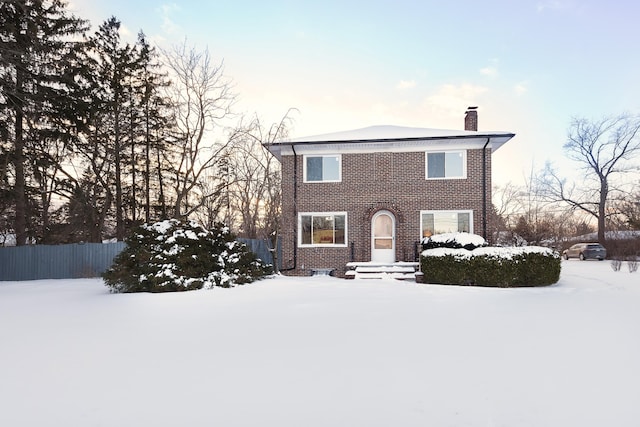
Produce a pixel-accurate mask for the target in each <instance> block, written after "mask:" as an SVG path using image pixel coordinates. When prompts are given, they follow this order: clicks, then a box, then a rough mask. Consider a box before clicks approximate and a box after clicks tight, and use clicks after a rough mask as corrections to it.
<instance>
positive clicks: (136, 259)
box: [103, 220, 271, 293]
mask: <svg viewBox="0 0 640 427" xmlns="http://www.w3.org/2000/svg"><path fill="white" fill-rule="evenodd" d="M126 243H127V247H126V249H125V250H123V251H122V252H121V253H120V254H119V255H118V256H117V257H116V258H115V260H114V263H113V265H112V266H111V268H110V269H109V270H107V271H106V272H105V273H104V274H103V278H104V281H105V283H106V285H107V287H109V288H110V290H111V291H112V292H117V293H120V292H173V291H187V290H194V289H202V288H213V287H214V286H221V287H232V286H235V285H239V284H244V283H249V282H253V281H254V280H256V279H259V278H262V277H264V276H266V275H268V274H270V273H271V266H269V265H266V264H264V263H263V262H262V261H261V260H259V259H257V258H256V256H255V254H254V253H253V252H251V250H249V249H248V248H247V246H246V245H245V244H244V243H241V242H239V241H237V240H236V239H235V236H234V235H233V234H232V233H230V232H229V229H228V228H227V227H226V226H224V225H223V224H220V223H218V224H215V225H214V226H213V228H212V229H211V230H206V229H205V228H203V227H202V226H200V225H198V224H197V223H195V222H193V221H178V220H166V221H161V222H157V223H155V224H151V225H147V224H144V225H142V226H140V227H138V228H137V229H135V230H134V231H133V233H132V234H131V235H130V236H129V237H128V238H127V239H126Z"/></svg>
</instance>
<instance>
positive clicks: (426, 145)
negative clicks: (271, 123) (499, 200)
mask: <svg viewBox="0 0 640 427" xmlns="http://www.w3.org/2000/svg"><path fill="white" fill-rule="evenodd" d="M513 137H514V134H513V133H510V132H486V131H482V132H477V131H464V130H450V129H431V128H416V127H403V126H370V127H366V128H361V129H354V130H348V131H343V132H334V133H326V134H322V135H314V136H307V137H302V138H293V139H284V140H281V141H278V142H276V143H274V144H271V145H269V146H268V148H269V150H270V151H271V152H272V153H273V154H275V155H276V156H277V157H278V158H280V157H281V156H282V155H290V154H294V150H295V153H296V154H310V153H322V152H340V153H357V152H370V151H393V152H400V151H404V152H407V151H421V150H425V149H473V148H483V147H484V145H485V144H488V146H489V147H490V148H491V150H492V151H495V150H497V149H498V148H500V147H501V146H502V145H503V144H504V143H505V142H507V141H508V140H509V139H511V138H513ZM292 147H293V148H292Z"/></svg>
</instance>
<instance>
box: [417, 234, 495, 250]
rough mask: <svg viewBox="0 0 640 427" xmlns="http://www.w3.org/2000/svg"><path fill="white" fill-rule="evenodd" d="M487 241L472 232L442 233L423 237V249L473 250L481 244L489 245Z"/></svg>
mask: <svg viewBox="0 0 640 427" xmlns="http://www.w3.org/2000/svg"><path fill="white" fill-rule="evenodd" d="M487 244H488V243H487V242H486V241H485V240H484V238H482V236H478V235H477V234H472V233H442V234H434V235H433V236H431V237H425V238H423V239H422V249H434V248H452V249H460V248H464V249H469V250H473V249H475V248H478V247H481V246H487Z"/></svg>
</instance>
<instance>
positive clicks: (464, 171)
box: [424, 150, 467, 181]
mask: <svg viewBox="0 0 640 427" xmlns="http://www.w3.org/2000/svg"><path fill="white" fill-rule="evenodd" d="M433 153H445V154H446V153H462V176H451V177H449V176H445V177H436V178H429V154H433ZM446 172H447V171H446V169H445V173H446ZM424 178H425V179H426V180H428V181H438V180H440V181H442V180H443V179H467V150H430V151H426V152H425V153H424Z"/></svg>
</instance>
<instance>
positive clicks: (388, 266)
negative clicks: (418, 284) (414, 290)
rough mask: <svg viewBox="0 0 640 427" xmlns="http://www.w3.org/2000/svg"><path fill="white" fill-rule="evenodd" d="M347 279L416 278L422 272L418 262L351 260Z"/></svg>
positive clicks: (346, 275) (348, 265)
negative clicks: (419, 269)
mask: <svg viewBox="0 0 640 427" xmlns="http://www.w3.org/2000/svg"><path fill="white" fill-rule="evenodd" d="M347 269H348V270H347V272H346V273H345V278H346V279H397V280H416V277H417V276H421V275H422V273H421V272H419V271H416V270H417V269H418V263H417V262H395V263H374V262H350V263H348V264H347Z"/></svg>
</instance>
